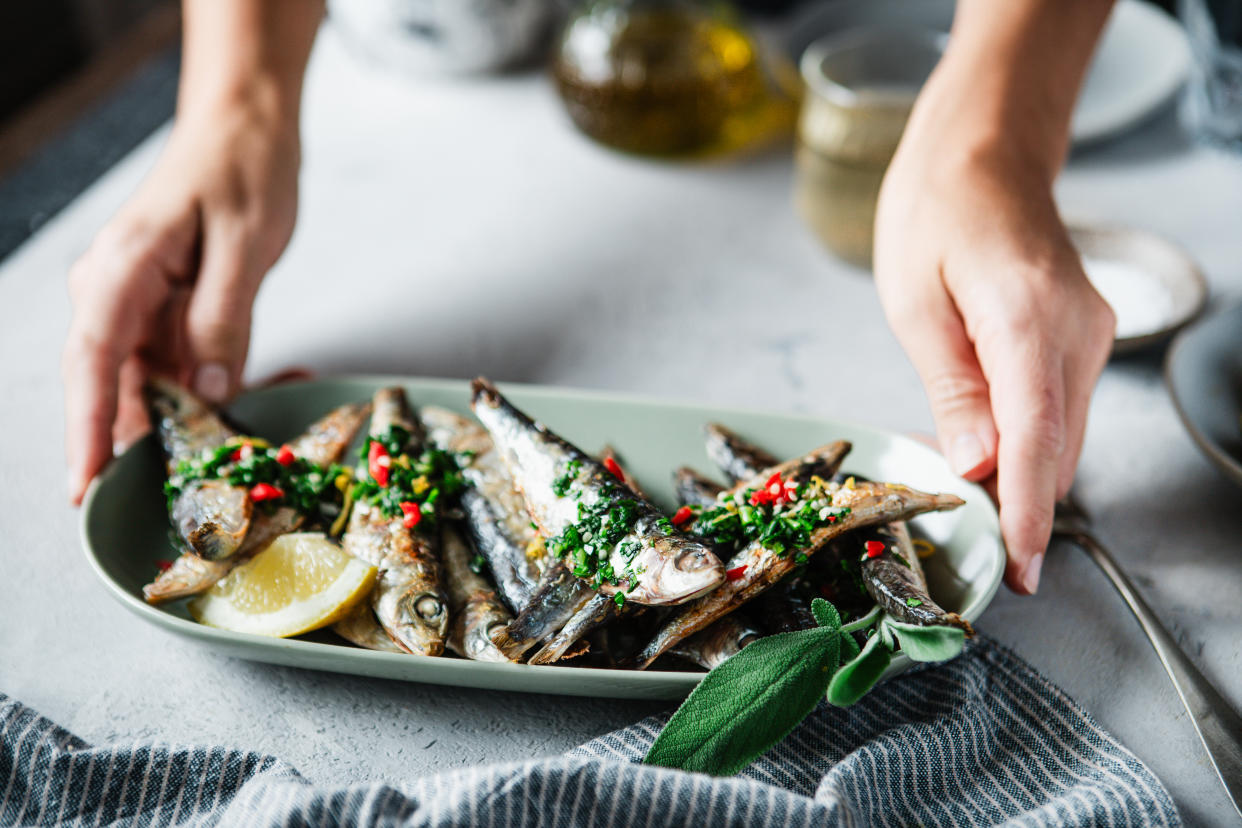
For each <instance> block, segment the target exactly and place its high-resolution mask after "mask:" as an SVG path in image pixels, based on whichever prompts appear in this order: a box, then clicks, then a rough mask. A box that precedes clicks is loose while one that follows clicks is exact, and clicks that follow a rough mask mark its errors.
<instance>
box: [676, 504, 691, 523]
mask: <svg viewBox="0 0 1242 828" xmlns="http://www.w3.org/2000/svg"><path fill="white" fill-rule="evenodd" d="M693 517H694V512H693V510H691V508H690V507H689V506H682V507H681V508H680V509H678V510H677V511H676V512H673V525H674V526H682V525H684V524H686V523H689V522H690V519H691V518H693Z"/></svg>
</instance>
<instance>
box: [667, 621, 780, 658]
mask: <svg viewBox="0 0 1242 828" xmlns="http://www.w3.org/2000/svg"><path fill="white" fill-rule="evenodd" d="M762 635H763V634H762V633H761V632H760V631H759V630H758V629H757V628H756V627H755V626H754V625H753V624H751V623H750V620H749V619H747V618H746V617H744V614H743V613H741V612H731V613H729V614H728V615H726V616H725V617H724V618H721V619H720V620H718V621H716V622H715V623H713V624H711V625H710V626H708V627H707V628H706V629H703V630H700V631H699V632H697V633H695V634H694V635H692V636H690V637H689V638H686V639H684V640H682V641H681V642H680V643H678V644H677V646H676V647H673V648H672V649H671V650H669V652H670V653H671V654H673V655H675V656H677V657H679V658H684V659H686V660H687V661H693V662H694V663H695V664H697V665H699V666H700V667H702V668H703V669H705V670H712V669H714V668H716V667H719V666H720V665H721V664H723V663H724V662H725V661H726V660H727V659H728V658H729V657H730V656H732V655H736V654H737V653H740V652H741V651H742V648H743V647H745V646H746V645H747V644H750V643H751V642H752V641H757V640H758V639H759V638H761V637H762Z"/></svg>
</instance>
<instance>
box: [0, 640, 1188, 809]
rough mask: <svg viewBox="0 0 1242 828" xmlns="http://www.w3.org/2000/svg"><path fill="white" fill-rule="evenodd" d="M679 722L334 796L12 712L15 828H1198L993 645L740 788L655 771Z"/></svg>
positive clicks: (227, 753) (846, 722)
mask: <svg viewBox="0 0 1242 828" xmlns="http://www.w3.org/2000/svg"><path fill="white" fill-rule="evenodd" d="M665 718H666V717H663V718H662V717H654V718H651V719H647V720H645V721H642V722H639V723H638V724H636V725H633V726H631V727H628V728H624V729H622V730H619V731H616V732H614V733H610V734H608V735H606V736H602V737H600V738H598V739H595V740H593V741H591V742H588V743H587V744H585V745H582V746H581V747H578V748H575V749H574V750H573V751H571V752H570V753H569V754H567V755H565V756H562V757H557V758H553V759H541V760H536V761H530V762H521V763H512V764H506V765H493V766H486V767H478V768H467V769H463V770H457V771H451V772H448V773H442V774H438V775H435V776H427V777H422V778H418V779H412V780H406V781H399V782H398V781H391V782H376V783H373V784H368V785H354V786H350V787H341V788H330V787H321V786H316V785H312V784H310V783H309V782H308V781H307V780H306V779H304V778H303V777H302V776H300V775H299V774H298V772H297V771H296V770H294V769H293V768H292V767H290V766H289V765H287V764H285V763H284V762H282V761H281V760H279V759H276V758H274V757H271V756H264V755H261V754H258V753H252V752H249V751H245V750H237V749H232V748H224V747H179V746H170V745H163V744H159V743H155V744H149V743H139V744H129V745H110V746H105V747H91V746H90V745H88V744H86V743H85V742H83V741H81V740H80V739H78V738H76V737H75V736H73V735H72V734H70V733H67V732H65V731H64V730H62V729H60V728H59V727H57V726H56V725H55V724H53V723H52V722H50V721H48V720H47V719H44V718H42V717H40V716H39V715H38V714H37V713H35V712H34V711H32V710H30V709H29V708H27V707H24V706H23V705H22V704H20V703H19V702H16V701H14V700H12V699H8V698H6V697H4V696H0V825H3V826H9V825H74V826H77V825H92V826H94V825H144V826H145V825H228V826H234V825H236V826H273V828H274V827H275V826H290V825H293V826H300V825H383V826H389V825H392V826H397V825H401V826H449V825H487V826H493V825H494V826H505V828H508V826H523V825H554V826H576V825H627V826H628V825H643V826H664V825H670V826H683V825H710V826H732V825H736V826H778V825H779V826H817V828H818V826H836V825H841V826H872V825H883V826H889V825H891V826H910V825H935V826H949V825H999V824H1003V825H1015V826H1017V825H1022V826H1044V825H1056V826H1062V825H1065V826H1077V825H1081V826H1088V825H1109V826H1140V825H1142V826H1147V825H1164V826H1174V825H1180V820H1179V818H1178V815H1177V811H1176V809H1175V808H1174V806H1173V802H1172V800H1171V799H1170V798H1169V795H1168V793H1167V792H1166V791H1165V789H1164V787H1163V786H1162V785H1161V784H1160V781H1159V780H1158V779H1156V777H1155V776H1154V775H1153V774H1152V773H1151V771H1150V770H1148V769H1147V767H1146V766H1144V765H1143V763H1142V762H1140V761H1139V760H1138V759H1137V758H1136V757H1135V756H1134V755H1133V754H1132V753H1130V751H1128V750H1126V749H1125V748H1124V747H1122V746H1121V745H1120V744H1119V743H1118V742H1117V740H1116V739H1114V738H1113V737H1112V736H1110V735H1109V734H1108V733H1106V732H1104V730H1102V729H1101V728H1100V726H1099V725H1098V724H1096V723H1095V722H1094V721H1093V720H1092V719H1091V717H1090V716H1089V715H1088V714H1087V713H1085V712H1084V711H1083V710H1082V709H1081V708H1080V707H1078V706H1077V705H1076V704H1075V703H1074V702H1073V701H1072V700H1071V699H1069V698H1068V697H1067V696H1066V695H1065V694H1064V693H1063V692H1061V691H1060V690H1058V689H1057V688H1056V687H1054V686H1052V685H1051V684H1049V683H1048V681H1046V680H1045V679H1043V678H1042V677H1040V676H1039V675H1037V674H1036V673H1035V672H1034V671H1033V670H1032V669H1031V668H1030V667H1029V666H1027V665H1026V664H1025V663H1024V662H1022V661H1021V660H1020V659H1018V658H1017V656H1015V655H1014V654H1012V653H1011V652H1009V651H1007V650H1005V649H1004V648H1002V647H1000V646H998V645H997V644H996V643H995V642H991V641H988V640H986V639H984V640H978V641H975V642H973V643H972V644H971V645H970V646H969V647H968V649H967V651H966V652H965V653H964V654H963V655H962V656H961V657H959V658H957V659H956V660H954V661H953V662H951V663H949V664H944V665H939V666H937V667H934V668H925V669H922V670H918V671H914V672H911V673H909V674H907V675H905V676H902V677H901V678H898V679H895V680H893V681H890V682H888V683H886V684H884V685H881V686H880V687H878V688H876V689H875V690H874V691H873V692H872V693H871V694H870V695H869V696H867V697H866V698H865V699H864V700H863V701H861V702H859V703H858V704H857V705H855V706H854V707H851V708H849V709H845V710H842V709H837V708H832V707H828V706H827V705H821V706H820V707H819V709H817V710H816V711H815V712H814V713H813V714H812V715H811V717H810V718H809V719H807V721H806V722H805V723H803V724H802V725H801V726H800V727H799V728H798V729H796V730H795V731H794V732H793V734H792V735H791V736H790V737H789V738H788V739H786V740H785V742H784V743H782V744H781V745H780V746H778V747H777V748H775V749H774V750H772V751H771V752H770V753H768V754H767V755H765V756H763V757H762V758H761V759H759V760H758V761H756V762H755V763H754V764H752V765H751V766H750V767H749V768H747V769H746V770H745V771H743V772H742V773H741V774H740V775H738V776H736V777H732V778H713V777H709V776H703V775H700V774H691V773H684V772H681V771H673V770H667V769H664V768H655V767H648V766H644V765H640V764H638V762H639V760H640V759H641V758H642V756H643V754H644V753H645V752H646V750H647V748H648V746H650V744H651V741H652V739H653V738H654V737H655V734H656V733H657V732H658V731H659V729H660V727H661V726H662V725H663V722H664V719H665Z"/></svg>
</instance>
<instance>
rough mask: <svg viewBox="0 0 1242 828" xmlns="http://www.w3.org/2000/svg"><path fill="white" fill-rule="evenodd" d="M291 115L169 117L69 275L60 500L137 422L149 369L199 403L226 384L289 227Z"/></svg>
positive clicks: (229, 110)
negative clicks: (152, 160) (162, 138)
mask: <svg viewBox="0 0 1242 828" xmlns="http://www.w3.org/2000/svg"><path fill="white" fill-rule="evenodd" d="M299 154H300V148H299V142H298V137H297V124H296V123H289V122H288V121H287V120H285V119H281V118H279V117H273V116H271V115H270V114H268V113H266V112H264V111H263V109H262V107H258V106H248V105H246V104H244V103H233V104H231V105H228V106H224V107H217V108H214V109H210V110H204V111H200V112H197V113H187V114H186V115H185V116H184V117H182V116H180V115H179V116H178V120H177V122H176V124H175V125H174V127H173V131H172V135H171V136H170V138H169V140H168V145H167V147H166V148H165V150H164V152H163V155H162V156H161V157H160V159H159V161H158V163H157V164H156V167H155V169H154V171H152V173H151V174H150V175H149V176H148V178H147V179H146V181H145V182H144V183H143V185H142V187H141V188H140V189H139V191H138V193H137V194H136V195H135V196H134V197H133V198H132V199H131V200H130V201H129V202H128V203H127V204H126V205H125V206H124V207H123V208H122V209H121V211H120V212H119V213H118V214H117V215H116V216H115V217H113V219H112V220H111V221H110V222H109V223H108V224H107V225H106V226H105V227H104V228H103V230H101V231H100V232H99V234H98V235H97V236H96V237H95V240H94V242H93V243H92V244H91V246H90V248H89V249H88V250H87V252H86V253H85V254H84V255H83V256H82V257H81V258H80V259H79V260H78V261H77V263H76V264H74V266H73V268H72V269H71V270H70V273H69V294H70V298H71V300H72V303H73V319H72V322H71V323H70V326H69V333H68V336H67V339H66V342H65V350H64V355H63V359H62V368H61V370H62V375H63V379H64V384H65V449H66V455H67V460H68V465H69V481H68V485H69V497H70V499H71V500H72V501H73V502H74V503H80V502H81V500H82V496H83V494H85V491H86V487H87V485H88V484H89V483H90V481H91V479H92V478H93V477H94V476H95V475H96V474H97V473H98V472H99V471H100V470H101V469H102V468H103V467H104V465H105V464H106V463H107V462H108V461H109V460H110V459H111V458H112V452H113V445H114V444H118V445H124V444H126V443H128V442H130V441H132V440H133V439H134V438H135V437H137V436H138V435H139V434H140V433H142V431H144V430H145V429H146V428H147V425H148V424H147V418H146V415H145V412H144V410H143V405H142V399H141V394H140V392H141V387H142V382H143V380H144V379H145V378H146V376H147V375H148V374H149V373H152V372H156V373H160V374H164V375H168V376H171V377H173V378H175V379H177V380H179V381H180V382H183V383H185V384H187V385H188V386H189V387H191V388H193V389H194V390H195V391H196V392H197V393H198V394H200V395H201V396H203V397H204V398H206V399H207V400H209V401H211V402H217V403H219V402H223V401H224V400H226V399H228V398H229V397H230V396H231V395H232V394H233V392H234V391H236V390H237V388H238V385H239V383H240V381H241V374H242V368H243V366H244V364H245V361H246V351H247V349H248V347H249V343H250V317H251V307H252V305H253V304H254V298H255V295H256V293H257V292H258V289H259V283H260V282H261V281H262V279H263V276H264V275H265V274H266V273H267V271H268V269H269V268H270V267H271V266H272V265H273V264H275V262H276V260H277V259H278V258H279V257H280V254H281V253H282V252H283V251H284V249H285V246H286V245H287V244H288V242H289V237H290V236H291V235H292V233H293V224H294V219H295V217H296V212H297V174H298V165H299Z"/></svg>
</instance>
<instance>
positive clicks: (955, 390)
mask: <svg viewBox="0 0 1242 828" xmlns="http://www.w3.org/2000/svg"><path fill="white" fill-rule="evenodd" d="M926 388H927V397H928V399H929V400H931V403H932V406H933V407H934V408H935V409H936V410H937V411H939V412H940V413H941V414H953V413H956V412H959V411H966V410H969V409H972V408H975V407H977V406H979V405H980V404H984V405H986V403H987V399H988V393H987V389H986V387H984V385H983V384H982V383H981V382H979V381H978V380H977V379H976V378H974V377H969V376H965V375H963V374H961V373H958V372H954V371H944V372H941V373H937V374H934V375H932V376H930V377H928V379H927V382H926Z"/></svg>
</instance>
